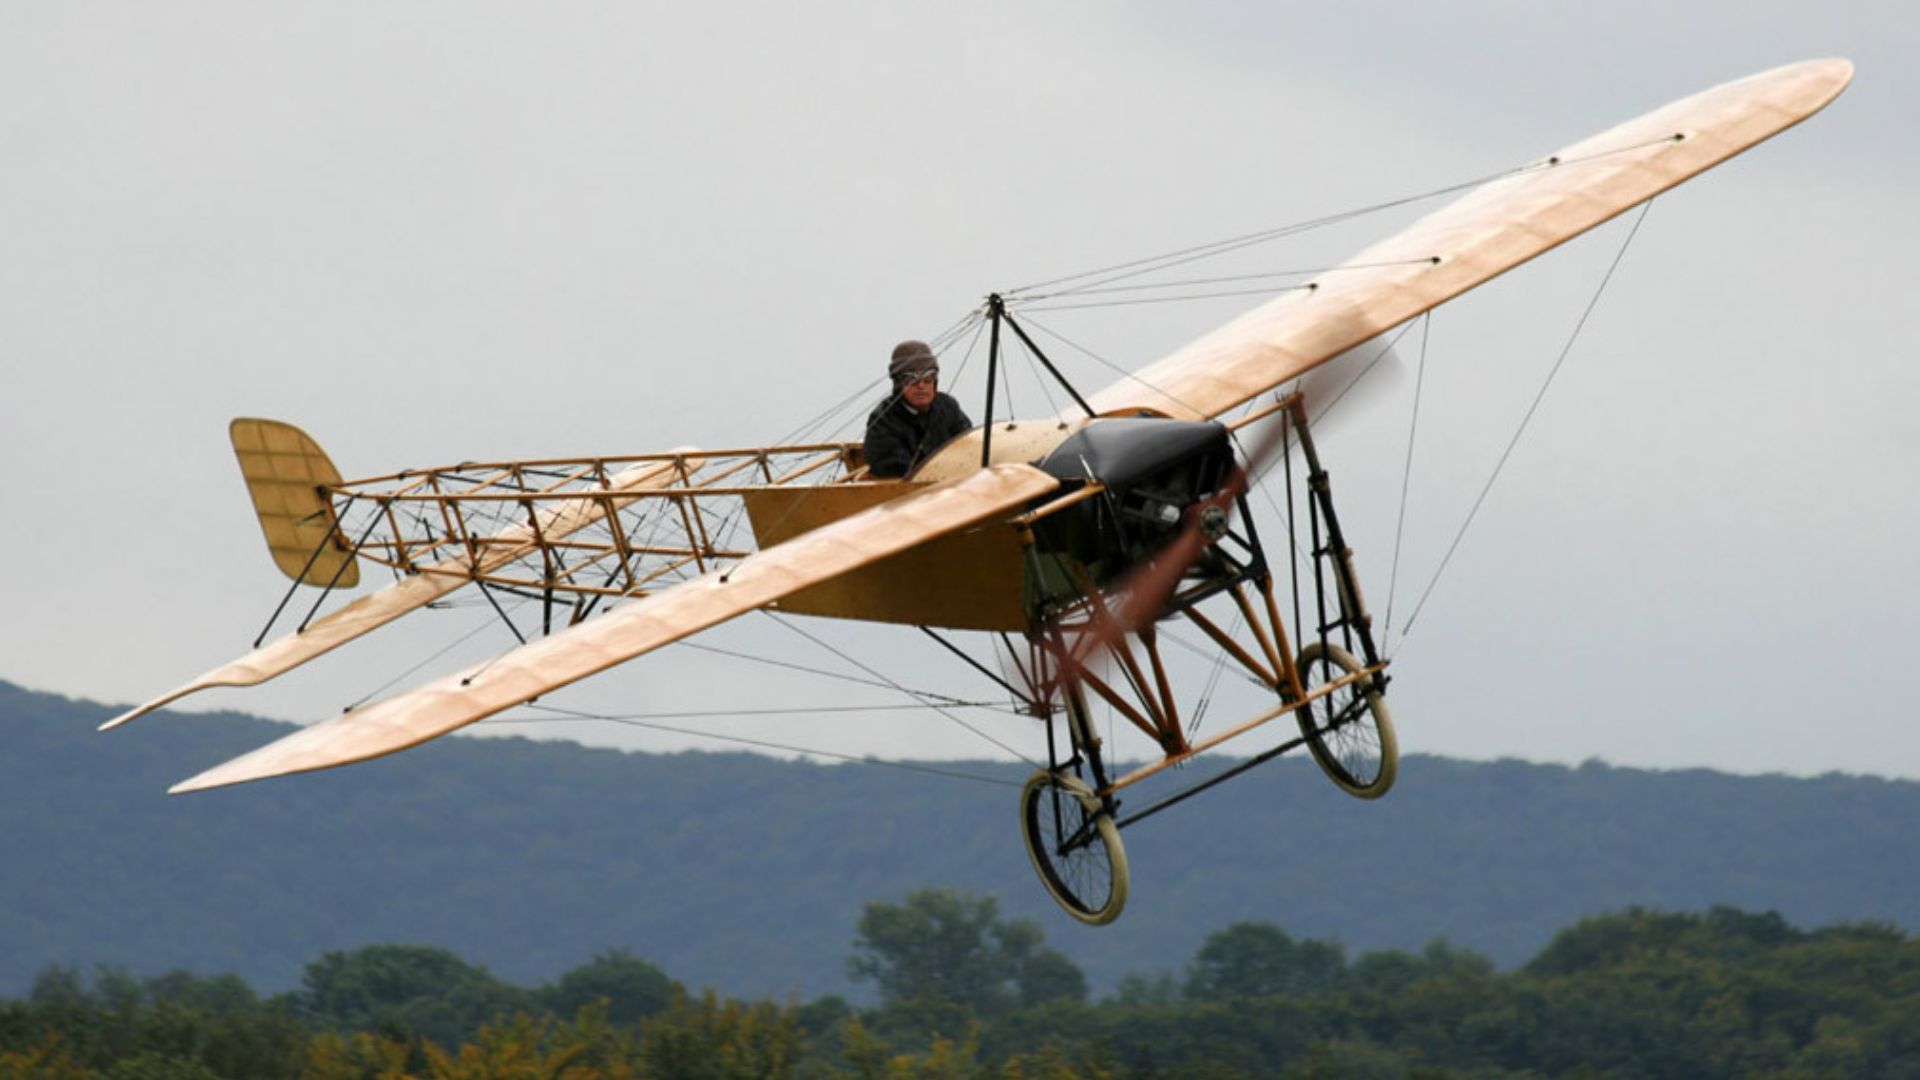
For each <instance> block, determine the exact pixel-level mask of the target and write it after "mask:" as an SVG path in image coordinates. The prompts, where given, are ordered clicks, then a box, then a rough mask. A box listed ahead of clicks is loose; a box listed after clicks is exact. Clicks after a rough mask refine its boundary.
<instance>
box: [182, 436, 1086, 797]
mask: <svg viewBox="0 0 1920 1080" xmlns="http://www.w3.org/2000/svg"><path fill="white" fill-rule="evenodd" d="M1058 486H1059V481H1057V480H1055V479H1054V478H1053V477H1051V476H1048V475H1047V474H1046V473H1043V472H1041V471H1040V470H1038V469H1035V468H1033V467H1031V466H1027V465H996V466H994V467H992V468H989V469H984V470H982V471H980V472H977V473H974V474H973V475H972V476H970V477H967V478H966V479H963V480H957V481H953V482H950V483H944V484H935V485H932V486H930V487H926V488H923V489H920V490H918V491H915V492H913V493H912V494H908V495H902V496H901V497H900V498H898V499H895V500H893V501H892V502H888V503H884V504H882V505H880V506H876V507H874V508H873V509H871V510H865V511H862V512H860V513H857V514H854V515H853V516H851V517H847V518H842V519H841V520H839V521H836V522H833V523H832V524H829V525H824V526H822V527H820V528H818V529H815V530H813V531H812V532H808V533H804V534H802V535H800V536H797V537H795V538H794V539H792V540H789V541H787V542H786V543H783V544H779V545H777V546H774V547H771V548H768V549H766V550H764V551H761V552H758V553H756V554H753V555H750V556H748V557H747V558H745V559H742V560H741V561H740V562H739V563H737V564H735V565H734V566H733V568H732V569H731V570H728V571H726V572H724V573H723V572H719V571H715V572H713V573H709V574H707V575H706V576H704V577H700V578H696V579H695V580H693V581H689V582H686V583H684V584H681V585H678V586H675V587H673V588H670V589H666V590H664V591H662V592H658V593H654V594H652V595H650V596H645V597H642V598H640V599H638V600H633V601H629V602H628V603H626V604H623V605H621V606H620V607H618V608H616V609H615V610H613V611H611V612H609V613H608V614H606V615H603V616H601V617H600V618H598V619H594V620H592V621H591V622H586V623H582V624H580V625H578V626H575V627H572V628H570V629H567V630H563V631H561V632H559V633H557V634H554V635H552V636H551V637H547V638H542V639H541V640H539V641H535V642H533V643H531V644H528V645H523V646H521V647H520V648H518V649H515V650H514V651H513V652H510V653H508V654H507V655H506V656H504V657H501V658H499V659H497V660H492V661H489V662H487V663H484V664H480V665H478V666H476V667H474V668H472V669H470V670H468V671H464V672H460V673H458V674H454V675H450V676H447V677H446V678H443V679H439V680H437V681H435V682H432V683H429V684H427V685H425V686H422V687H419V688H417V689H415V690H411V691H408V692H407V693H404V694H400V695H398V696H396V697H392V698H388V699H386V700H384V701H380V702H376V703H374V704H372V705H369V706H366V707H364V708H360V709H355V710H353V711H351V712H346V713H342V714H341V715H339V716H336V717H333V718H332V719H329V720H325V721H322V722H321V723H318V724H315V725H313V726H312V727H309V728H303V729H301V730H300V731H297V732H295V733H294V734H292V735H289V736H287V737H286V738H284V739H281V740H279V741H278V742H274V743H270V744H268V745H266V746H264V747H261V748H260V749H258V750H255V751H254V752H252V753H250V754H246V755H244V756H242V757H239V758H235V759H234V760H232V761H229V762H227V763H226V764H224V765H220V766H218V767H216V768H213V769H210V770H208V771H207V772H204V773H201V774H200V775H199V776H196V777H193V778H192V779H190V780H187V781H184V782H182V783H180V784H176V785H174V787H173V788H172V789H171V790H172V792H173V793H176V794H177V793H180V792H185V791H199V790H201V789H203V788H211V787H221V786H223V785H227V784H238V783H242V782H244V781H247V780H260V779H264V778H266V777H269V776H281V775H285V774H287V773H297V772H307V771H310V770H313V769H324V768H329V767H331V766H335V765H346V764H349V763H352V762H356V761H365V760H367V759H368V758H374V757H379V756H381V755H383V754H391V753H393V752H394V751H396V750H404V749H406V748H407V747H410V746H414V745H416V744H418V743H422V742H425V741H426V740H428V739H431V738H434V737H435V736H438V735H445V734H446V733H447V732H450V731H453V730H455V729H456V728H460V727H464V726H466V725H467V724H471V723H473V722H474V721H476V720H480V719H484V718H485V717H488V716H492V715H493V714H495V713H497V712H500V711H501V710H503V709H508V708H511V707H513V706H515V705H519V704H521V703H523V702H526V701H529V700H531V699H533V698H535V697H538V696H540V695H542V694H545V693H547V692H549V691H552V690H555V689H558V688H559V687H562V686H565V685H567V684H568V683H571V682H575V681H577V680H579V679H583V678H585V677H587V676H588V675H592V674H595V673H597V672H600V671H604V670H606V669H607V668H610V667H612V666H614V665H615V664H618V663H622V662H623V661H627V660H631V659H633V658H634V657H636V656H639V655H641V654H642V653H646V652H649V651H651V650H653V649H657V648H659V647H660V646H662V645H667V644H671V643H672V642H675V641H678V640H679V639H681V638H684V637H687V636H688V635H690V634H693V633H696V632H698V631H701V630H704V629H706V628H707V627H710V626H713V625H715V624H716V623H720V622H723V621H725V620H727V619H731V618H733V617H734V616H736V615H741V614H744V613H745V612H748V611H752V610H753V609H755V608H758V607H760V606H762V605H764V604H766V603H768V602H769V601H772V600H778V599H779V598H781V597H783V596H786V595H787V594H789V593H792V592H794V591H796V590H798V589H802V588H805V587H806V586H808V585H812V584H815V583H817V582H821V581H825V580H827V579H829V578H832V577H834V576H836V575H839V574H844V573H846V572H847V571H849V570H854V569H858V568H859V567H862V566H866V565H868V564H871V563H874V562H878V561H879V560H881V559H884V558H886V557H887V556H889V555H894V554H896V553H898V552H901V551H905V550H907V549H908V548H911V547H914V546H916V545H918V544H922V543H925V542H926V541H928V540H931V539H933V538H935V537H938V536H944V535H946V534H948V533H951V532H955V531H957V530H960V529H965V528H969V527H971V526H973V525H975V524H978V523H980V522H982V521H986V520H988V519H990V518H992V517H993V516H995V515H997V514H1004V513H1007V512H1008V511H1011V510H1014V509H1016V508H1019V507H1022V506H1024V505H1026V504H1027V503H1030V502H1032V501H1033V500H1035V499H1037V498H1040V497H1041V496H1043V495H1046V494H1048V493H1050V492H1052V491H1054V490H1055V489H1056V488H1057V487H1058Z"/></svg>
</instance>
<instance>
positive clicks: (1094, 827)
mask: <svg viewBox="0 0 1920 1080" xmlns="http://www.w3.org/2000/svg"><path fill="white" fill-rule="evenodd" d="M1020 834H1021V836H1022V837H1024V838H1025V839H1026V842H1027V856H1028V858H1030V859H1032V860H1033V869H1034V871H1035V872H1036V873H1038V874H1039V875H1040V883H1041V884H1042V885H1045V886H1046V887H1047V892H1048V893H1050V894H1052V896H1053V898H1054V899H1055V900H1056V901H1058V902H1059V904H1060V906H1061V907H1063V908H1066V909H1067V914H1069V915H1071V916H1073V917H1074V918H1076V919H1079V920H1080V921H1081V922H1083V923H1087V924H1089V925H1091V926H1104V925H1106V924H1107V923H1110V922H1112V921H1113V920H1115V919H1117V918H1119V917H1120V909H1121V908H1123V907H1125V906H1126V904H1127V849H1126V848H1124V847H1122V846H1120V830H1119V829H1118V828H1117V827H1115V825H1114V824H1113V815H1112V814H1109V813H1107V811H1106V807H1104V806H1103V805H1101V802H1100V798H1099V796H1097V795H1095V794H1094V793H1093V789H1092V788H1090V787H1088V786H1087V785H1086V784H1085V783H1084V782H1082V781H1081V780H1080V779H1079V778H1078V777H1074V776H1068V775H1064V774H1061V773H1056V772H1049V771H1047V770H1041V771H1040V772H1037V773H1034V774H1033V777H1032V778H1031V779H1029V780H1028V781H1027V786H1026V788H1025V790H1023V791H1021V793H1020Z"/></svg>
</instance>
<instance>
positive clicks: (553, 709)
mask: <svg viewBox="0 0 1920 1080" xmlns="http://www.w3.org/2000/svg"><path fill="white" fill-rule="evenodd" d="M526 707H527V708H530V709H537V710H540V711H542V712H549V713H554V714H556V715H554V716H548V717H513V716H499V717H494V718H492V719H490V720H488V721H486V723H489V724H551V723H567V722H572V721H580V720H592V721H598V722H601V723H608V724H622V725H625V726H628V727H637V728H645V729H647V730H649V731H659V732H665V733H668V734H672V735H686V736H691V737H693V738H697V739H712V740H714V741H716V742H727V743H736V744H739V745H741V746H757V747H760V748H761V749H763V750H779V751H783V752H785V753H789V754H806V755H809V756H811V757H823V758H832V759H834V760H836V761H848V762H853V763H854V764H857V765H878V766H882V767H885V768H890V769H905V770H907V771H909V772H917V773H926V774H929V775H932V776H943V777H947V778H948V779H952V780H970V781H973V782H974V783H979V784H994V785H997V786H1000V787H1020V786H1022V785H1021V783H1020V781H1017V780H1003V779H1001V778H999V777H996V776H980V775H978V774H976V773H963V772H955V771H953V770H951V769H941V768H937V767H935V766H932V765H919V764H916V763H914V762H911V761H893V760H888V759H886V758H876V757H867V756H863V755H857V754H843V753H839V752H837V751H833V750H819V749H814V748H812V747H806V746H792V745H789V744H787V743H778V742H774V741H772V740H770V739H753V738H748V737H747V736H745V735H722V734H720V733H718V732H712V731H700V730H697V729H694V728H683V727H676V726H674V725H672V724H659V723H654V722H653V721H651V720H645V719H641V718H639V717H633V716H609V715H604V714H601V713H590V712H584V711H581V710H578V709H562V708H559V707H557V706H552V705H539V704H529V705H527V706H526Z"/></svg>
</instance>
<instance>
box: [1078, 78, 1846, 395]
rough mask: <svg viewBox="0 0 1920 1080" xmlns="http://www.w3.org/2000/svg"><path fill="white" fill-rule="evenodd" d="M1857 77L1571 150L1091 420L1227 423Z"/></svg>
mask: <svg viewBox="0 0 1920 1080" xmlns="http://www.w3.org/2000/svg"><path fill="white" fill-rule="evenodd" d="M1852 78H1853V65H1852V64H1850V63H1848V62H1847V61H1845V60H1810V61H1806V62H1804V63H1799V64H1791V65H1788V66H1786V67H1781V68H1776V69H1774V70H1772V71H1767V72H1762V73H1761V74H1758V75H1754V76H1751V77H1749V78H1745V79H1741V80H1739V81H1737V82H1730V83H1726V84H1724V85H1721V86H1717V87H1714V88H1713V89H1711V90H1707V91H1705V92H1703V93H1699V94H1695V95H1694V96H1692V97H1689V98H1684V99H1682V100H1680V101H1676V102H1674V103H1673V104H1671V105H1668V106H1666V107H1664V108H1661V109H1658V110H1655V111H1654V112H1651V113H1648V114H1647V115H1645V116H1642V117H1640V118H1639V119H1637V120H1630V121H1628V122H1627V123H1625V124H1622V125H1620V126H1619V127H1616V128H1614V129H1612V130H1611V131H1607V132H1604V133H1602V134H1600V135H1596V136H1594V137H1593V138H1590V139H1587V140H1585V141H1583V142H1579V143H1575V144H1574V145H1572V146H1569V147H1567V148H1566V149H1565V150H1562V151H1560V152H1559V153H1558V154H1555V155H1553V156H1552V157H1549V158H1547V159H1545V160H1544V161H1541V162H1538V163H1536V164H1535V165H1533V166H1530V167H1528V168H1526V169H1524V170H1521V171H1519V172H1517V173H1515V174H1513V175H1510V176H1506V177H1503V178H1501V179H1497V180H1494V181H1491V182H1489V183H1487V184H1485V185H1483V186H1481V187H1479V188H1476V189H1474V190H1473V191H1472V192H1470V193H1468V194H1467V195H1466V196H1464V197H1463V198H1461V199H1459V200H1458V201H1456V202H1454V203H1452V204H1451V205H1449V206H1447V207H1445V208H1443V209H1441V210H1439V211H1437V212H1435V213H1433V214H1431V215H1429V216H1427V217H1425V218H1422V219H1421V220H1420V221H1418V222H1416V223H1415V224H1414V225H1413V226H1411V227H1410V228H1408V229H1407V230H1405V231H1404V232H1401V233H1400V234H1398V235H1397V236H1394V237H1392V238H1390V239H1388V240H1386V241H1384V242H1383V243H1379V244H1376V245H1374V246H1373V247H1370V248H1368V249H1367V250H1365V251H1363V252H1361V253H1360V254H1359V255H1357V256H1355V257H1354V258H1352V259H1350V260H1349V261H1348V262H1347V263H1346V264H1345V266H1344V267H1343V268H1341V269H1338V270H1335V271H1332V272H1330V273H1328V274H1326V275H1324V276H1323V277H1322V278H1321V279H1320V280H1319V281H1317V282H1315V283H1314V285H1313V286H1312V287H1311V288H1309V289H1307V290H1302V291H1296V292H1291V293H1288V294H1286V295H1284V296H1281V297H1280V298H1278V299H1276V300H1273V301H1272V302H1270V303H1268V304H1266V305H1264V306H1262V307H1259V308H1256V309H1255V310H1253V311H1251V312H1249V313H1248V314H1246V315H1244V316H1241V317H1240V318H1239V319H1236V320H1235V321H1233V322H1231V323H1228V324H1227V325H1226V326H1224V327H1221V328H1220V329H1219V330H1216V331H1214V332H1213V333H1211V334H1208V335H1207V336H1206V337H1203V338H1201V339H1200V340H1198V341H1195V342H1193V343H1192V344H1190V345H1188V346H1186V347H1185V348H1183V349H1181V350H1180V351H1178V352H1176V353H1174V354H1173V355H1171V356H1168V357H1166V358H1164V359H1162V360H1159V361H1157V362H1155V363H1153V364H1151V365H1149V366H1147V367H1146V368H1144V369H1142V370H1140V371H1139V372H1137V373H1136V374H1135V376H1134V377H1132V378H1128V379H1124V380H1122V381H1120V382H1118V383H1116V384H1114V385H1112V386H1110V387H1108V388H1106V389H1105V390H1103V391H1101V392H1100V393H1099V394H1097V395H1095V396H1094V398H1093V399H1092V405H1093V408H1094V411H1095V412H1097V413H1101V414H1108V413H1115V412H1121V411H1128V410H1133V409H1151V410H1154V411H1157V412H1162V413H1165V414H1167V415H1169V416H1175V417H1181V418H1185V419H1199V418H1203V417H1213V416H1218V415H1219V414H1221V413H1223V412H1226V411H1227V410H1228V409H1231V408H1233V407H1235V406H1237V405H1240V404H1242V403H1243V402H1246V401H1248V400H1250V399H1252V398H1253V397H1255V396H1257V395H1259V394H1262V393H1264V392H1266V391H1268V390H1271V389H1273V388H1275V387H1278V386H1279V385H1281V384H1282V383H1285V382H1287V381H1288V380H1290V379H1293V378H1294V377H1296V376H1298V375H1300V374H1302V373H1304V372H1306V371H1308V370H1310V369H1311V368H1313V367H1315V366H1317V365H1319V364H1321V363H1324V362H1325V361H1327V360H1330V359H1332V358H1333V357H1335V356H1337V355H1339V354H1340V353H1342V352H1344V351H1346V350H1347V349H1350V348H1352V347H1354V346H1355V345H1358V344H1360V343H1361V342H1364V341H1366V340H1368V339H1369V338H1372V337H1375V336H1377V335H1379V334H1380V333H1382V332H1384V331H1386V330H1388V329H1391V328H1392V327H1394V326H1397V325H1399V324H1400V323H1403V322H1405V321H1406V320H1408V319H1411V318H1413V317H1414V316H1416V315H1419V314H1421V313H1422V312H1424V311H1427V310H1428V309H1430V308H1433V307H1435V306H1436V305H1438V304H1440V303H1443V302H1444V301H1446V300H1449V299H1451V298H1453V297H1455V296H1458V295H1459V294H1461V293H1463V292H1465V291H1467V290H1468V289H1471V288H1473V287H1474V286H1476V285H1479V284H1480V283H1482V282H1484V281H1487V280H1488V279H1490V278H1493V277H1496V276H1498V275H1499V274H1501V273H1503V272H1505V271H1507V270H1510V269H1512V268H1513V267H1515V266H1518V265H1520V264H1521V263H1523V262H1526V261H1527V260H1528V259H1531V258H1533V257H1534V256H1536V255H1539V254H1540V253H1542V252H1544V251H1547V250H1549V249H1551V248H1553V247H1556V246H1558V245H1559V244H1561V243H1563V242H1565V241H1567V240H1569V239H1571V238H1573V237H1575V236H1578V235H1579V234H1580V233H1583V232H1585V231H1587V230H1588V229H1591V228H1593V227H1594V226H1596V225H1599V224H1601V223H1603V222H1605V221H1607V220H1608V219H1610V218H1612V217H1614V216H1615V215H1617V214H1619V213H1621V212H1622V211H1624V210H1627V209H1629V208H1631V207H1633V206H1636V205H1638V204H1640V203H1642V202H1644V201H1646V200H1647V199H1650V198H1652V197H1654V196H1655V195H1658V194H1660V193H1661V192H1663V191H1665V190H1667V189H1668V188H1671V187H1673V186H1674V185H1675V184H1679V183H1681V182H1682V181H1684V180H1687V179H1688V178H1690V177H1692V176H1694V175H1696V174H1698V173H1700V172H1703V171H1705V170H1707V169H1710V168H1712V167H1713V166H1715V165H1718V164H1719V163H1720V162H1722V161H1725V160H1727V159H1728V158H1730V157H1732V156H1733V155H1735V154H1738V153H1739V152H1741V151H1742V150H1745V149H1747V148H1748V147H1750V146H1753V145H1754V144H1756V143H1759V142H1761V141H1763V140H1765V139H1767V138H1769V137H1770V136H1773V135H1776V134H1778V133H1779V132H1781V131H1784V130H1786V129H1787V128H1789V127H1792V126H1793V125H1794V124H1797V123H1799V122H1800V121H1802V120H1804V119H1806V118H1807V117H1809V116H1811V115H1813V114H1814V113H1816V112H1818V111H1819V110H1820V109H1821V108H1822V107H1824V106H1825V105H1826V104H1827V103H1828V102H1830V101H1832V100H1833V99H1834V98H1835V97H1837V96H1839V94H1840V92H1841V91H1842V90H1844V89H1845V88H1846V86H1847V83H1848V81H1849V80H1851V79H1852ZM1348 267H1351V268H1352V269H1348ZM1076 415H1077V413H1076Z"/></svg>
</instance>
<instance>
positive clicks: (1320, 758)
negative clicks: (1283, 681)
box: [1297, 641, 1400, 799]
mask: <svg viewBox="0 0 1920 1080" xmlns="http://www.w3.org/2000/svg"><path fill="white" fill-rule="evenodd" d="M1299 666H1300V681H1301V683H1302V684H1304V685H1305V686H1307V687H1308V688H1309V689H1311V688H1313V687H1316V686H1322V685H1325V684H1326V683H1329V682H1332V681H1334V680H1336V679H1339V678H1342V677H1344V676H1348V675H1354V674H1357V673H1359V672H1361V671H1364V670H1365V669H1364V668H1363V667H1362V665H1361V663H1360V661H1358V660H1356V659H1354V657H1353V654H1352V653H1350V652H1348V651H1347V650H1345V649H1343V648H1341V647H1340V646H1338V645H1334V644H1332V643H1330V642H1319V641H1314V642H1309V643H1308V644H1307V647H1306V648H1304V649H1301V650H1300V661H1299ZM1297 715H1298V716H1299V718H1300V734H1301V735H1302V736H1304V737H1305V738H1306V740H1307V749H1308V750H1310V751H1312V752H1313V760H1315V761H1317V762H1319V763H1320V768H1321V769H1322V770H1324V771H1325V772H1326V774H1327V778H1328V779H1330V780H1332V781H1333V782H1334V784H1335V785H1336V786H1337V787H1339V788H1340V790H1342V791H1344V792H1346V793H1347V794H1349V795H1352V796H1353V797H1354V798H1357V799H1377V798H1379V797H1380V796H1382V795H1385V794H1386V793H1387V789H1388V788H1391V787H1392V786H1393V779H1394V777H1395V776H1396V775H1398V773H1399V771H1400V740H1399V739H1398V738H1396V737H1395V736H1394V733H1393V716H1392V715H1391V714H1390V713H1388V712H1387V704H1386V702H1384V701H1382V700H1381V699H1380V692H1379V691H1378V690H1376V689H1374V687H1373V679H1372V677H1371V676H1364V675H1363V676H1361V677H1360V678H1359V679H1358V680H1357V681H1355V682H1351V683H1348V684H1347V685H1346V686H1343V687H1341V688H1340V689H1338V690H1335V691H1334V692H1332V693H1331V694H1328V695H1326V696H1325V697H1322V698H1317V699H1315V700H1313V701H1310V702H1308V703H1307V704H1306V705H1305V706H1303V707H1301V709H1300V711H1299V713H1298V714H1297Z"/></svg>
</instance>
